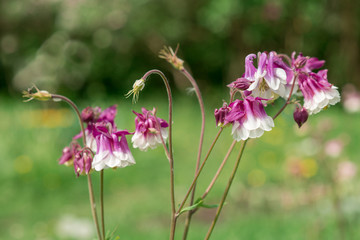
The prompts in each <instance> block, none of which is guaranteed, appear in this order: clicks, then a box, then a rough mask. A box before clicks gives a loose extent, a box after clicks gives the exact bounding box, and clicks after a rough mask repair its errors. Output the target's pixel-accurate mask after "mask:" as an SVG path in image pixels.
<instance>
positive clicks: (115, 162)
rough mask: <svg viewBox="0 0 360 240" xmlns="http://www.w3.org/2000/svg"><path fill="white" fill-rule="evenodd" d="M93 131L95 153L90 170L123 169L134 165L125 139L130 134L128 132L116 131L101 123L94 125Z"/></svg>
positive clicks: (109, 125)
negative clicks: (95, 144) (95, 146)
mask: <svg viewBox="0 0 360 240" xmlns="http://www.w3.org/2000/svg"><path fill="white" fill-rule="evenodd" d="M95 129H96V130H95V131H94V133H95V139H96V143H97V152H96V154H95V157H94V159H93V163H92V168H94V169H95V170H96V171H101V170H103V169H105V168H117V167H120V168H123V167H127V166H130V165H133V164H135V160H134V157H133V156H132V154H131V152H130V149H129V146H128V143H127V140H126V137H125V136H126V135H129V134H130V133H129V132H128V131H126V130H124V131H116V129H113V128H112V127H111V124H103V123H98V124H96V126H95ZM119 138H120V140H119Z"/></svg>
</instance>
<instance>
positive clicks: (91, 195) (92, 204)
mask: <svg viewBox="0 0 360 240" xmlns="http://www.w3.org/2000/svg"><path fill="white" fill-rule="evenodd" d="M51 97H52V98H53V99H60V100H63V101H64V102H66V103H68V104H69V105H70V106H71V107H72V108H73V109H74V110H75V112H76V115H77V117H78V119H79V124H80V127H81V132H82V139H83V144H84V147H86V137H85V128H84V122H83V121H82V118H81V114H80V111H79V109H78V107H77V106H76V104H75V103H74V102H73V101H71V100H70V99H69V98H67V97H65V96H62V95H57V94H51ZM87 181H88V189H89V200H90V207H91V213H92V217H93V220H94V223H95V227H96V232H97V235H98V238H99V240H102V237H101V233H100V227H99V221H98V217H97V213H96V204H95V197H94V190H93V186H92V181H91V176H90V174H87ZM104 240H105V239H104Z"/></svg>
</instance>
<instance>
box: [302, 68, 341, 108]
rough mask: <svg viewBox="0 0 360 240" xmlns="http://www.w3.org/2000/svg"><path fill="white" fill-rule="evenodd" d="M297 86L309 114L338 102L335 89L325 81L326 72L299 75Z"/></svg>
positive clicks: (337, 93) (338, 96)
mask: <svg viewBox="0 0 360 240" xmlns="http://www.w3.org/2000/svg"><path fill="white" fill-rule="evenodd" d="M299 86H300V90H301V92H302V94H303V95H304V107H305V108H306V109H307V111H308V113H309V114H315V113H318V112H320V111H321V110H322V109H323V108H325V107H327V106H329V105H335V104H336V103H337V102H339V101H340V94H339V92H338V90H337V87H335V86H334V85H332V84H330V83H329V82H328V80H327V70H321V71H319V72H318V73H317V74H316V73H313V72H309V73H300V74H299Z"/></svg>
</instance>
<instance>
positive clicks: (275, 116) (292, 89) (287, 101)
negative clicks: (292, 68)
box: [273, 73, 297, 119]
mask: <svg viewBox="0 0 360 240" xmlns="http://www.w3.org/2000/svg"><path fill="white" fill-rule="evenodd" d="M296 79H297V73H295V76H294V81H293V83H292V86H291V90H290V93H289V97H288V99H287V100H286V102H285V104H284V105H283V106H282V108H280V110H279V111H278V112H277V113H276V114H275V115H274V117H273V119H275V118H277V117H278V116H279V115H280V113H282V111H284V109H285V108H286V106H287V105H288V104H289V103H290V99H291V95H292V93H293V91H294V87H295V84H296Z"/></svg>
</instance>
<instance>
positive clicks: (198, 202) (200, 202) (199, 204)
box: [179, 198, 219, 215]
mask: <svg viewBox="0 0 360 240" xmlns="http://www.w3.org/2000/svg"><path fill="white" fill-rule="evenodd" d="M218 206H219V204H212V205H208V204H204V200H203V199H201V198H198V199H197V200H196V201H195V203H194V204H193V205H191V206H189V207H186V208H183V209H182V210H181V211H180V212H179V215H181V214H182V213H184V212H188V211H192V210H194V209H196V208H200V207H203V208H217V207H218Z"/></svg>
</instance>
